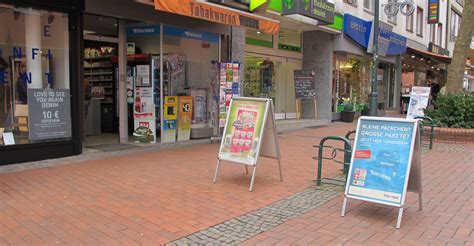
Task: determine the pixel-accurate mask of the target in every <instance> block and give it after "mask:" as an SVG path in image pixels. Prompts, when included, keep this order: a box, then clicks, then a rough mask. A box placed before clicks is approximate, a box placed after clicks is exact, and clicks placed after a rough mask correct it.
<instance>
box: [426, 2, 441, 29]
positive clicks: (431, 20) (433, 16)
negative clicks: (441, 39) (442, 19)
mask: <svg viewBox="0 0 474 246" xmlns="http://www.w3.org/2000/svg"><path fill="white" fill-rule="evenodd" d="M438 22H439V0H428V24H436V23H438Z"/></svg>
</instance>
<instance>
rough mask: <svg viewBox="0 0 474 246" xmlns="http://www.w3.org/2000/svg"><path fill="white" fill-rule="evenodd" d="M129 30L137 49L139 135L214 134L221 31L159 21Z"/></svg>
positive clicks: (133, 85) (134, 78)
mask: <svg viewBox="0 0 474 246" xmlns="http://www.w3.org/2000/svg"><path fill="white" fill-rule="evenodd" d="M160 28H162V30H160ZM161 32H162V34H163V36H162V37H160V33H161ZM127 33H128V37H127V42H128V45H129V46H130V47H132V46H133V47H134V50H135V51H136V54H134V55H131V56H129V61H128V70H129V71H128V72H127V73H128V81H130V82H129V85H128V89H127V90H129V91H131V92H129V93H128V94H129V95H133V96H132V97H131V98H129V100H128V102H129V108H131V111H133V112H134V113H133V118H134V132H133V135H134V136H135V138H137V136H138V138H141V139H144V140H145V141H147V142H155V141H156V142H158V141H161V142H162V143H168V142H175V141H184V140H189V139H190V138H191V136H195V137H197V138H206V137H211V135H212V133H213V130H212V127H213V126H215V125H216V122H213V119H217V116H216V114H215V113H216V112H214V111H213V110H212V109H213V108H215V106H216V105H214V102H215V100H214V98H213V97H212V95H214V94H213V93H214V92H215V91H214V87H213V85H215V83H217V81H216V76H217V74H216V73H215V72H216V71H215V69H214V68H215V66H214V65H215V64H216V63H217V61H218V59H219V36H218V35H215V34H210V33H206V32H201V31H197V30H189V29H184V28H179V27H173V26H167V25H162V26H160V25H159V24H158V25H151V26H149V25H146V26H144V25H141V26H130V27H128V31H127ZM160 40H162V43H161V42H160ZM132 57H133V58H132ZM161 62H162V64H161V65H160V63H161ZM161 68H163V71H162V72H161V71H160V70H161ZM217 93H218V92H217ZM145 133H146V134H145ZM141 135H153V137H151V138H150V137H148V138H146V136H141Z"/></svg>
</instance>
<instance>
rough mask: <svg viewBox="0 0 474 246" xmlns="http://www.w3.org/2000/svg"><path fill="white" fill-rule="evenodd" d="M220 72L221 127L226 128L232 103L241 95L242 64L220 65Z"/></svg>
mask: <svg viewBox="0 0 474 246" xmlns="http://www.w3.org/2000/svg"><path fill="white" fill-rule="evenodd" d="M219 70H220V71H219V85H220V86H219V127H224V126H225V120H226V116H227V111H228V110H229V106H230V101H231V99H232V98H233V97H236V96H239V95H240V63H220V66H219Z"/></svg>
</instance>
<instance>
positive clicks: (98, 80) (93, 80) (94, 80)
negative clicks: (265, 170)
mask: <svg viewBox="0 0 474 246" xmlns="http://www.w3.org/2000/svg"><path fill="white" fill-rule="evenodd" d="M112 81H113V79H89V82H112Z"/></svg>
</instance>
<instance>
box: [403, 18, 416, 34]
mask: <svg viewBox="0 0 474 246" xmlns="http://www.w3.org/2000/svg"><path fill="white" fill-rule="evenodd" d="M414 19H415V18H414V14H411V15H408V16H407V17H406V19H405V21H406V22H405V29H406V30H407V31H409V32H411V33H413V23H414Z"/></svg>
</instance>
